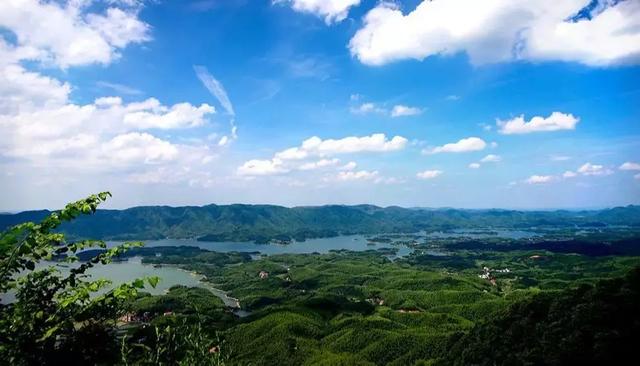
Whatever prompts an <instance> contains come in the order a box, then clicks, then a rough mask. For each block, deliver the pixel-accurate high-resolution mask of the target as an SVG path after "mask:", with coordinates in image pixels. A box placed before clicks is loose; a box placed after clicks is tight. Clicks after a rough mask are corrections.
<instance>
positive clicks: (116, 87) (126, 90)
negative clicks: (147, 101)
mask: <svg viewBox="0 0 640 366" xmlns="http://www.w3.org/2000/svg"><path fill="white" fill-rule="evenodd" d="M96 85H97V86H98V87H100V88H107V89H111V90H112V91H114V92H116V93H119V94H127V95H140V94H142V91H141V90H139V89H136V88H132V87H130V86H127V85H123V84H118V83H111V82H108V81H98V82H97V83H96Z"/></svg>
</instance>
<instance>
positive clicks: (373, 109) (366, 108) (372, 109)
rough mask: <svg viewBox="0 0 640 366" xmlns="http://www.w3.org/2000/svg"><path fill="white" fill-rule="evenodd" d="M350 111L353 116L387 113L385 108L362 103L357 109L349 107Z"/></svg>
mask: <svg viewBox="0 0 640 366" xmlns="http://www.w3.org/2000/svg"><path fill="white" fill-rule="evenodd" d="M350 110H351V113H353V114H369V113H380V114H386V113H387V110H386V109H385V108H382V107H379V106H378V105H377V104H375V103H362V104H360V105H359V106H357V107H351V109H350Z"/></svg>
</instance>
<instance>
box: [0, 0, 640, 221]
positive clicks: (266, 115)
mask: <svg viewBox="0 0 640 366" xmlns="http://www.w3.org/2000/svg"><path fill="white" fill-rule="evenodd" d="M461 9H464V10H461ZM638 85H640V2H638V1H631V0H627V1H605V0H568V1H563V2H562V3H561V4H559V3H558V2H552V1H548V0H540V1H535V2H513V1H507V0H499V1H491V2H483V1H468V0H446V1H445V0H434V1H427V0H423V1H421V0H406V1H397V2H394V3H390V2H377V1H370V0H335V1H331V2H327V1H321V0H273V1H261V2H258V1H247V0H226V1H223V0H189V1H169V0H160V1H145V0H84V1H67V0H61V1H37V0H9V1H2V2H0V211H9V212H13V211H21V210H26V209H41V208H60V207H61V206H63V205H64V204H65V203H66V202H69V201H73V200H75V199H79V198H81V197H84V196H86V195H88V194H91V193H95V192H99V191H104V190H109V191H111V192H112V193H113V195H114V198H113V199H112V200H110V201H109V203H108V205H106V206H105V208H126V207H132V206H140V205H171V206H184V205H198V206H200V205H206V204H209V203H216V204H229V203H248V204H252V203H268V204H277V205H283V206H308V205H323V204H348V205H352V204H362V203H366V204H375V205H379V206H392V205H398V206H402V207H455V208H507V209H511V208H516V209H554V208H603V207H614V206H625V205H628V204H640V123H639V122H640V121H639V117H640V88H638Z"/></svg>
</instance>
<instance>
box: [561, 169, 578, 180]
mask: <svg viewBox="0 0 640 366" xmlns="http://www.w3.org/2000/svg"><path fill="white" fill-rule="evenodd" d="M577 175H578V174H576V172H573V171H571V170H567V171H566V172H564V173H562V177H563V178H574V177H576V176H577Z"/></svg>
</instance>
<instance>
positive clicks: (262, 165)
mask: <svg viewBox="0 0 640 366" xmlns="http://www.w3.org/2000/svg"><path fill="white" fill-rule="evenodd" d="M287 172H289V169H287V168H285V167H284V164H283V162H282V160H280V159H275V158H274V159H271V160H257V159H254V160H249V161H247V162H245V163H244V164H242V165H241V166H240V167H238V170H237V173H238V175H243V176H259V175H275V174H282V173H287Z"/></svg>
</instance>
